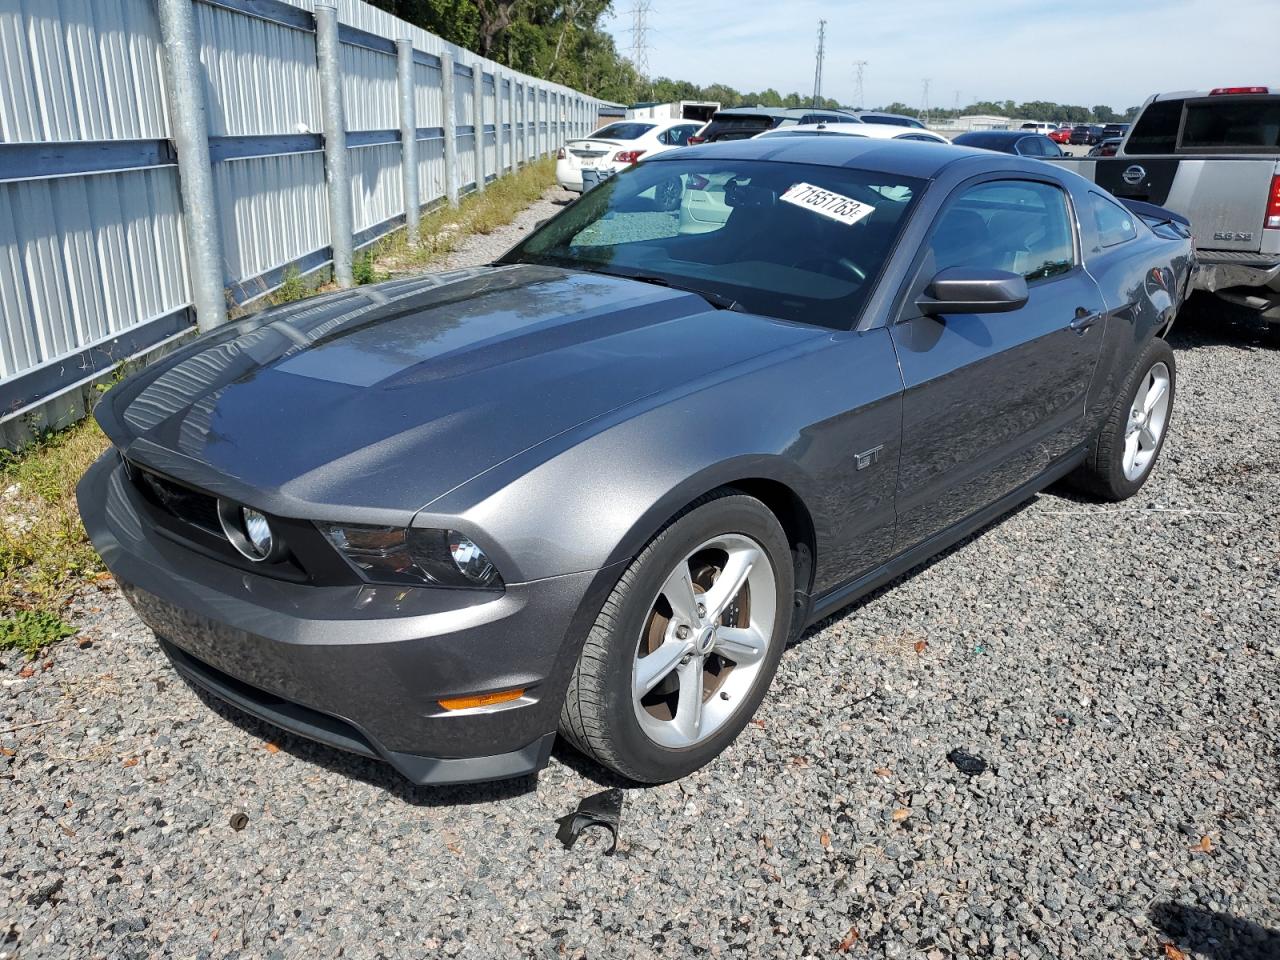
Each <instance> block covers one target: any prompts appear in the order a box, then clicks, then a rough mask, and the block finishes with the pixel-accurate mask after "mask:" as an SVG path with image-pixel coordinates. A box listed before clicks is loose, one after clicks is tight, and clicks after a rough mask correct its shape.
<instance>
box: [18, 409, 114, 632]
mask: <svg viewBox="0 0 1280 960" xmlns="http://www.w3.org/2000/svg"><path fill="white" fill-rule="evenodd" d="M106 446H107V442H106V438H105V437H104V436H103V435H102V431H101V430H100V429H99V428H98V425H97V423H96V422H94V421H93V420H92V419H88V420H84V421H81V422H80V423H78V424H76V425H75V426H73V427H71V428H69V429H67V430H62V431H59V432H57V433H50V434H47V435H45V436H44V437H42V438H40V439H39V440H38V441H36V443H34V444H32V445H31V446H30V447H28V448H27V449H25V450H23V451H22V452H21V453H17V454H15V453H11V452H8V451H2V452H0V493H3V499H0V617H4V618H7V619H4V620H3V621H0V623H2V624H3V625H0V631H3V632H2V633H0V637H2V638H3V639H2V640H0V647H18V648H20V649H24V650H28V651H30V650H33V649H38V646H37V647H32V646H31V645H30V643H29V642H28V640H29V638H31V637H35V638H36V639H37V640H39V642H40V644H41V645H42V644H47V643H52V642H53V641H54V640H56V639H58V638H59V637H61V636H66V635H67V634H58V635H57V636H55V635H54V634H55V633H56V631H54V630H53V628H52V627H51V626H50V624H53V623H54V622H57V623H61V619H60V618H59V614H60V613H61V611H62V609H63V607H64V606H65V605H66V602H67V600H69V599H70V598H71V596H72V595H73V594H74V593H75V592H76V590H78V589H79V588H80V587H82V586H83V585H84V583H85V582H86V581H87V580H88V578H90V577H91V576H93V575H94V574H96V573H99V572H101V570H102V561H101V560H100V559H98V555H97V553H95V552H94V549H93V547H92V545H90V543H89V540H88V537H87V536H85V532H84V526H83V524H81V522H80V514H79V512H78V511H77V509H76V502H75V486H76V483H77V482H79V480H80V477H81V476H82V475H83V474H84V472H85V470H87V469H88V468H89V465H90V464H91V463H93V461H94V460H96V459H97V458H98V456H99V455H100V454H101V453H102V451H103V450H104V449H106ZM33 618H35V619H33Z"/></svg>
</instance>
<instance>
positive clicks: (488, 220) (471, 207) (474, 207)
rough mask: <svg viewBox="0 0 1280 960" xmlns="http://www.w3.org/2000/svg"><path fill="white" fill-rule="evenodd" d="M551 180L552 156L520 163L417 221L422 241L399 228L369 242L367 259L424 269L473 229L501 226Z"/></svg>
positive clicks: (399, 268) (403, 269)
mask: <svg viewBox="0 0 1280 960" xmlns="http://www.w3.org/2000/svg"><path fill="white" fill-rule="evenodd" d="M555 182H556V162H555V160H554V158H550V157H548V158H546V159H543V160H539V161H537V162H535V163H530V164H528V165H527V166H524V167H521V168H520V169H519V170H518V171H516V172H515V173H513V174H508V175H507V176H505V177H503V178H502V179H500V180H495V181H494V182H493V183H490V184H488V185H487V186H486V187H485V189H484V192H483V193H470V194H468V195H467V196H465V197H463V198H462V200H461V202H459V204H458V206H457V207H447V206H445V207H440V208H438V209H436V210H433V211H432V212H431V213H428V214H427V215H426V216H425V217H423V218H422V220H421V221H419V224H418V232H419V234H420V235H421V238H422V239H421V241H420V242H419V243H418V244H416V245H414V244H410V243H409V240H408V237H407V235H406V233H405V231H403V230H401V231H398V232H397V233H396V235H395V236H394V237H390V238H388V239H387V240H385V241H383V242H382V243H380V244H377V245H375V246H374V247H373V248H372V252H373V259H372V264H373V265H374V267H375V268H376V269H377V270H378V271H379V272H381V273H410V272H412V271H414V270H426V269H429V268H430V267H431V266H432V265H433V264H435V263H436V262H438V261H440V260H442V259H444V258H445V257H447V256H448V255H449V254H451V253H453V251H455V250H457V249H458V247H460V246H461V245H462V243H463V241H464V240H466V238H467V237H468V236H470V235H471V234H475V233H484V234H488V233H492V232H493V231H494V230H497V229H498V228H499V227H503V226H506V225H507V224H508V223H510V222H511V221H512V220H514V219H515V218H516V217H517V216H519V214H520V213H521V212H522V211H524V210H526V209H528V207H529V205H530V204H532V203H533V202H534V201H536V200H538V199H539V198H540V197H541V196H542V195H543V194H544V193H546V192H547V191H548V190H549V189H550V188H551V187H552V186H554V185H555Z"/></svg>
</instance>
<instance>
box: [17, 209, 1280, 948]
mask: <svg viewBox="0 0 1280 960" xmlns="http://www.w3.org/2000/svg"><path fill="white" fill-rule="evenodd" d="M544 206H546V205H545V204H544ZM545 215H546V213H545V210H534V211H531V212H530V213H529V214H527V215H526V216H525V218H523V219H524V220H527V221H529V222H530V223H532V222H533V221H536V220H538V219H541V217H542V216H545ZM527 226H528V224H522V225H520V226H517V227H516V228H514V230H520V229H523V228H525V227H527ZM511 233H512V231H507V232H506V234H503V233H498V234H494V235H492V236H490V237H488V238H484V240H482V241H477V242H476V243H475V244H474V245H473V246H472V247H471V249H469V250H468V251H467V252H466V253H467V254H468V255H472V256H473V257H474V258H475V259H472V260H470V261H468V260H466V259H465V257H463V258H461V259H460V261H459V262H454V263H450V264H448V266H450V267H453V266H463V265H465V264H466V263H467V262H483V260H485V259H491V258H492V256H493V255H495V254H496V253H497V252H500V248H501V249H505V246H506V245H509V243H510V241H511V239H512V237H511V235H510V234H511ZM482 247H483V249H481V248H482ZM1224 311H1225V308H1223V307H1222V306H1220V305H1218V304H1217V303H1215V302H1212V301H1210V302H1209V305H1207V306H1205V305H1201V306H1200V308H1199V310H1198V312H1200V313H1201V314H1202V316H1201V317H1200V319H1199V321H1198V323H1196V324H1190V323H1188V324H1185V325H1183V326H1182V327H1181V328H1180V330H1179V331H1178V332H1177V333H1176V334H1175V337H1174V341H1175V347H1176V348H1177V359H1178V363H1179V373H1180V384H1179V386H1180V392H1179V397H1178V401H1177V407H1176V414H1175V419H1174V424H1173V428H1172V429H1173V432H1172V435H1171V437H1170V441H1169V444H1168V447H1167V449H1166V451H1165V455H1164V457H1163V459H1162V461H1161V463H1160V465H1159V467H1158V468H1157V470H1156V473H1155V475H1154V477H1153V479H1152V482H1151V483H1150V484H1149V485H1148V487H1147V488H1146V489H1145V490H1144V491H1143V492H1142V493H1141V494H1140V495H1139V496H1138V497H1137V498H1135V499H1134V500H1132V501H1129V502H1128V503H1124V504H1119V505H1107V506H1101V505H1096V504H1091V503H1087V502H1083V501H1081V500H1078V499H1076V498H1074V497H1072V496H1070V495H1068V494H1065V493H1063V492H1059V491H1053V492H1050V493H1046V494H1044V495H1042V496H1040V497H1038V498H1036V499H1035V500H1034V501H1033V502H1032V503H1031V504H1029V505H1028V506H1026V507H1024V508H1022V509H1020V510H1018V511H1017V512H1015V513H1013V514H1012V515H1010V516H1008V517H1006V518H1004V519H1003V520H1001V521H999V522H997V523H995V524H993V525H992V526H990V527H988V528H987V529H985V530H984V531H982V532H981V533H980V534H978V535H977V536H975V537H973V538H971V539H970V540H969V541H967V542H966V543H964V544H962V545H960V546H958V547H956V548H955V549H953V550H950V551H948V552H947V553H946V554H945V555H943V556H941V557H940V558H938V559H936V560H934V561H932V562H931V563H929V564H927V565H925V566H924V567H922V568H921V569H919V570H916V571H914V572H913V573H912V574H911V575H909V576H907V577H906V578H904V579H903V580H902V581H900V582H899V583H897V584H894V585H893V586H891V587H889V588H887V589H885V590H882V591H879V592H878V593H876V594H874V595H873V596H872V597H870V598H869V599H867V600H865V601H863V602H862V603H860V604H859V605H857V606H855V607H853V608H851V609H849V610H846V611H844V612H843V613H841V614H840V615H839V616H837V617H833V618H832V619H830V620H827V621H826V622H824V623H822V624H820V625H818V626H817V627H816V628H815V629H813V630H811V631H809V633H808V635H807V636H805V637H804V638H803V639H802V640H801V641H800V642H799V643H797V644H795V645H794V647H793V648H792V649H791V650H789V651H788V653H787V654H786V656H785V657H784V658H783V661H782V666H781V668H780V670H779V673H778V677H777V681H776V683H775V685H774V689H773V691H772V693H771V695H770V696H769V698H768V699H767V700H766V701H765V703H764V705H763V707H762V708H761V712H760V715H759V718H758V720H759V722H758V723H753V724H751V725H749V726H748V727H747V729H746V730H745V731H744V733H743V734H742V736H741V738H740V739H739V741H738V742H737V743H736V744H735V745H734V746H733V747H732V748H730V749H729V750H728V751H727V753H726V754H725V755H724V756H723V757H721V758H720V759H719V760H718V761H716V762H715V763H713V764H712V765H711V766H709V767H708V768H706V769H703V770H701V771H699V772H698V773H696V774H694V775H693V776H690V777H688V778H687V779H685V780H683V781H681V782H679V783H673V784H667V785H664V786H659V787H651V788H643V789H628V796H627V799H626V806H625V809H624V812H623V816H622V825H621V831H620V840H619V846H618V853H617V855H616V856H614V857H605V856H602V852H601V851H602V849H603V846H604V845H605V843H606V842H607V835H603V834H602V832H601V831H588V832H587V834H585V835H584V836H583V838H582V840H581V841H580V842H579V843H578V844H577V845H575V847H574V848H573V849H572V850H565V849H564V848H563V847H562V846H561V844H560V843H559V842H557V840H556V839H555V831H556V818H557V817H560V816H563V815H564V814H566V813H568V812H569V811H571V810H572V809H573V808H574V807H575V806H576V804H577V803H578V801H579V800H580V799H582V798H583V797H585V796H587V795H589V794H593V793H596V792H598V791H599V790H601V789H602V788H603V787H606V786H612V785H614V783H615V781H614V780H613V778H612V777H611V776H610V775H608V774H607V773H605V772H604V771H602V770H601V769H599V768H597V767H595V766H593V765H592V764H590V763H589V762H587V761H585V760H583V759H582V758H581V757H579V756H577V755H576V754H574V753H573V752H572V751H571V750H570V749H569V748H568V747H565V746H560V747H558V748H557V750H556V753H555V755H554V757H553V760H552V762H551V765H550V766H549V768H548V769H547V770H546V771H545V772H544V773H543V775H542V776H541V778H540V779H539V780H538V781H537V782H533V781H531V780H526V781H519V782H514V783H512V782H508V783H497V784H484V785H477V786H466V787H456V788H450V789H426V788H415V787H412V786H410V785H408V784H407V783H405V782H404V781H402V780H400V779H399V778H398V777H397V776H396V775H395V774H394V773H392V772H391V771H390V770H389V769H388V768H386V767H384V766H382V765H380V764H377V763H374V762H371V761H367V760H364V759H360V758H357V757H351V756H347V755H344V754H341V753H338V752H335V751H333V750H329V749H327V748H324V747H321V746H317V745H314V744H311V743H308V742H307V741H304V740H300V739H297V738H294V737H292V736H289V735H286V734H283V733H281V732H280V731H277V730H275V729H272V728H271V727H269V726H267V725H265V724H262V723H260V722H258V721H256V720H253V719H251V718H249V717H246V716H244V715H242V714H239V713H237V712H236V711H235V710H233V709H232V708H229V707H226V706H223V705H221V704H218V703H217V702H214V701H211V700H208V699H206V698H203V697H201V696H200V695H199V694H197V693H195V692H193V690H192V689H191V688H189V687H188V686H187V685H186V684H184V683H183V682H182V681H181V680H179V679H178V677H177V676H176V675H175V674H174V672H173V671H172V669H171V668H170V667H169V666H168V664H167V663H166V661H165V659H164V658H163V656H162V655H161V654H160V652H159V650H158V649H157V647H156V644H155V642H154V640H153V638H152V637H151V635H150V634H149V633H148V632H147V631H146V630H145V629H144V628H143V627H142V625H141V624H140V623H139V622H138V621H137V619H136V618H135V617H134V616H133V615H132V613H131V612H130V609H129V607H128V605H127V604H126V603H125V602H124V600H123V599H122V598H121V597H120V595H119V594H118V593H117V592H116V591H115V590H114V589H112V588H111V587H110V586H109V585H105V586H104V587H103V588H102V589H101V590H100V591H95V592H93V593H91V594H89V595H87V596H85V597H84V598H83V599H82V600H81V601H80V602H79V603H78V605H77V608H76V610H75V612H74V617H75V620H76V622H77V623H78V625H79V626H80V627H81V629H82V630H83V631H84V633H85V634H86V635H88V636H90V637H92V638H93V640H94V643H93V645H92V646H91V647H88V648H83V649H82V648H80V647H78V646H77V645H76V644H75V643H74V642H67V643H63V644H61V645H59V646H58V647H57V648H56V649H55V650H54V651H53V652H52V654H51V655H50V656H49V658H48V660H50V661H51V665H50V666H49V667H48V668H47V669H39V668H38V669H37V671H36V673H35V674H34V676H32V677H30V678H26V679H24V678H21V677H19V675H18V669H19V667H20V666H21V661H20V660H18V659H17V658H16V657H9V658H8V659H6V660H3V661H0V730H3V731H4V732H3V733H0V747H3V748H4V753H3V754H0V780H3V787H2V789H0V877H2V878H3V881H4V882H3V885H0V955H5V956H6V957H10V958H11V957H50V958H60V957H113V958H114V957H124V958H128V957H150V956H159V955H166V956H168V955H173V956H190V957H235V956H243V957H261V956H266V957H279V958H311V957H316V956H336V955H338V954H339V953H341V955H342V956H344V957H348V958H363V957H382V956H404V957H439V956H449V957H467V958H470V957H474V958H491V957H498V956H503V957H506V956H528V957H547V958H559V957H586V956H591V957H626V958H630V957H637V958H658V957H661V958H664V960H669V958H674V957H708V956H710V957H731V956H740V957H796V958H804V957H816V956H829V955H832V954H834V953H836V952H837V951H838V950H840V949H841V948H842V945H843V947H845V948H846V949H847V955H848V956H851V957H886V958H887V957H912V958H919V957H927V958H958V957H974V956H982V957H1001V958H1015V957H1017V958H1021V960H1034V958H1040V960H1056V958H1060V957H1080V958H1099V960H1102V958H1107V960H1111V958H1120V957H1142V958H1154V957H1163V956H1164V955H1165V951H1164V949H1163V944H1165V943H1168V942H1171V943H1174V944H1176V945H1177V946H1178V947H1179V948H1180V949H1182V950H1184V951H1186V952H1187V954H1188V955H1189V956H1193V957H1196V958H1202V960H1208V958H1214V960H1226V958H1231V960H1237V958H1242V957H1244V958H1248V957H1259V958H1261V957H1272V958H1274V957H1276V956H1280V950H1277V949H1276V947H1277V933H1276V931H1280V884H1277V881H1276V878H1277V877H1280V835H1278V828H1277V821H1276V816H1275V807H1274V798H1275V789H1276V784H1277V782H1280V762H1278V757H1277V744H1280V711H1278V709H1277V702H1276V700H1277V691H1280V664H1278V659H1280V640H1278V636H1280V567H1278V565H1277V544H1278V543H1280V511H1277V509H1276V503H1277V501H1278V500H1280V344H1278V343H1277V341H1276V338H1274V337H1266V336H1262V335H1259V334H1258V333H1256V332H1255V331H1253V330H1252V329H1251V328H1248V327H1244V326H1240V325H1234V326H1225V327H1224V321H1223V318H1224V317H1225V312H1224ZM921 639H923V640H925V641H927V643H926V645H925V646H923V647H922V648H920V650H919V652H918V651H917V645H916V644H917V641H918V640H921ZM34 724H41V725H39V726H35V725H34ZM10 728H18V729H16V730H10ZM269 744H275V745H278V749H276V750H273V749H269V748H268V745H269ZM956 748H962V749H964V750H965V751H968V752H970V753H973V754H976V755H978V756H980V757H982V758H984V759H985V760H986V761H987V764H988V768H987V770H986V771H984V772H982V773H981V774H978V775H975V776H972V777H969V776H966V775H964V774H962V773H961V772H960V771H958V770H957V769H955V767H954V766H953V765H952V763H950V762H948V760H947V755H948V753H949V752H950V751H952V750H954V749H956ZM10 754H12V755H10ZM239 815H243V818H242V817H241V816H239ZM233 818H234V823H233ZM237 826H240V827H241V829H236V827H237Z"/></svg>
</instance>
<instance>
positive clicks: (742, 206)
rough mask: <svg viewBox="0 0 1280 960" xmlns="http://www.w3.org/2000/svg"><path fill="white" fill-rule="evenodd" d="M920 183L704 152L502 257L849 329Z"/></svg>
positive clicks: (646, 168)
mask: <svg viewBox="0 0 1280 960" xmlns="http://www.w3.org/2000/svg"><path fill="white" fill-rule="evenodd" d="M923 188H924V181H921V180H917V179H914V178H910V177H901V176H897V175H894V174H885V173H871V172H868V171H864V170H854V169H849V168H845V167H828V166H811V165H808V164H795V163H776V162H769V161H760V160H754V161H748V160H725V159H718V158H712V157H705V158H700V159H680V160H673V161H655V162H651V163H640V164H637V165H636V166H634V167H631V168H629V169H627V170H625V171H623V172H622V173H619V174H618V175H617V176H615V177H613V178H612V179H610V180H607V181H605V182H604V183H603V184H601V185H600V186H599V187H596V188H595V189H593V190H591V191H589V192H588V193H586V194H584V195H583V196H582V198H581V199H579V200H578V201H577V202H575V203H574V204H573V205H572V206H570V207H569V208H568V209H566V210H565V211H564V212H563V213H561V214H560V215H559V216H558V217H556V218H555V219H554V220H552V221H551V222H550V223H548V224H546V225H545V226H543V227H542V228H541V229H540V230H538V231H536V232H535V233H533V234H532V235H531V236H529V237H527V238H526V239H525V240H524V241H523V242H522V243H521V244H520V245H519V246H517V247H516V248H515V249H513V250H512V251H511V252H510V253H509V254H507V256H506V257H504V258H503V259H502V261H501V262H503V263H536V264H545V265H550V266H561V267H569V268H571V269H576V270H587V271H592V272H598V273H608V274H612V275H615V276H622V277H631V278H634V279H642V280H646V281H648V282H652V283H661V284H664V285H669V286H672V287H678V288H681V289H688V290H693V291H695V292H697V293H701V294H704V295H706V296H707V297H708V299H710V300H711V302H712V303H713V304H714V305H716V306H722V307H729V308H732V309H741V310H745V311H748V312H751V313H758V314H763V315H765V316H772V317H779V318H781V319H784V320H793V321H796V322H799V323H811V324H818V325H820V326H825V327H832V328H835V329H844V330H847V329H850V328H851V327H852V326H853V324H854V323H855V322H856V321H857V319H858V315H859V313H860V312H861V310H862V306H863V304H864V303H865V301H866V298H867V297H868V296H869V295H870V293H871V290H872V288H873V287H874V285H875V281H876V278H877V277H878V276H879V274H880V270H881V268H882V267H883V266H884V263H885V261H886V260H887V259H888V256H889V252H890V251H891V250H892V249H893V245H894V242H895V241H896V239H897V237H898V234H899V233H900V232H901V231H902V228H903V225H904V224H905V222H906V219H907V216H908V214H909V213H910V211H911V209H912V208H913V206H914V204H915V203H916V201H917V199H918V198H919V195H920V192H921V191H922V190H923Z"/></svg>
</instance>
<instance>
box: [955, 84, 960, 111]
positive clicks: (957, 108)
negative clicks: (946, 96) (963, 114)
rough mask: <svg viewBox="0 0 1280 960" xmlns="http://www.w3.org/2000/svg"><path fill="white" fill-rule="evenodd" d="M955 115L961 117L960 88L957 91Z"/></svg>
mask: <svg viewBox="0 0 1280 960" xmlns="http://www.w3.org/2000/svg"><path fill="white" fill-rule="evenodd" d="M955 115H956V117H957V118H959V116H960V91H959V90H957V91H956V106H955Z"/></svg>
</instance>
